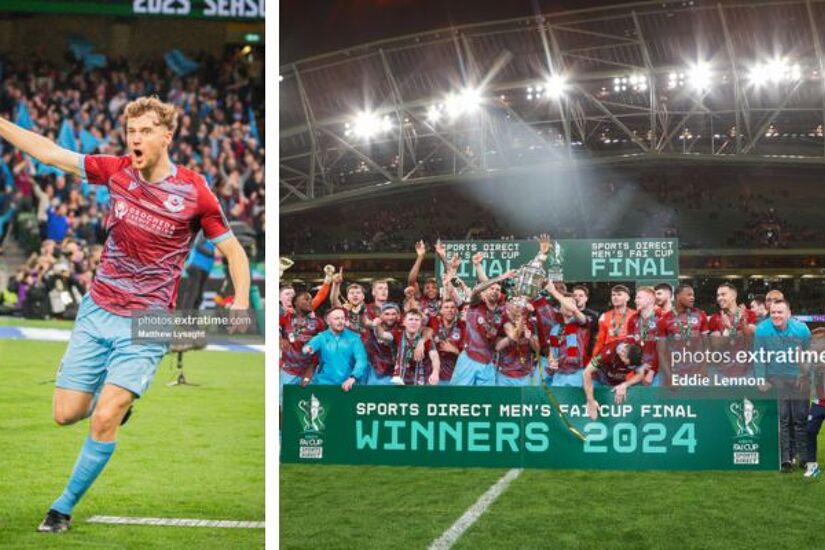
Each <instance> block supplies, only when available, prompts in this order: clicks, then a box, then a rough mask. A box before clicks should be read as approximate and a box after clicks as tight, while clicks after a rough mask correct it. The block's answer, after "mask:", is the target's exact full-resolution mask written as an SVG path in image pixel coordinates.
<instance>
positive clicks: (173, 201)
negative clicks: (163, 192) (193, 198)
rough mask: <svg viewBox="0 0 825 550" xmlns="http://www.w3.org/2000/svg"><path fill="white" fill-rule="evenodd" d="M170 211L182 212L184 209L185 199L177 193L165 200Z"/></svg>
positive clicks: (164, 203) (165, 204)
mask: <svg viewBox="0 0 825 550" xmlns="http://www.w3.org/2000/svg"><path fill="white" fill-rule="evenodd" d="M163 206H165V207H166V209H167V210H169V212H180V211H181V210H183V199H182V198H180V197H179V196H177V195H169V196H168V197H167V198H166V200H165V201H164V202H163Z"/></svg>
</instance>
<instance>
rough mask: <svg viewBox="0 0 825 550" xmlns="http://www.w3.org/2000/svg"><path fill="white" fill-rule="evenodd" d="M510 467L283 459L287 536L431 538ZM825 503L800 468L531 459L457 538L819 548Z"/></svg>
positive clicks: (525, 543)
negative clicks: (595, 467)
mask: <svg viewBox="0 0 825 550" xmlns="http://www.w3.org/2000/svg"><path fill="white" fill-rule="evenodd" d="M820 441H821V442H822V438H820ZM821 448H822V443H821V444H820V449H821ZM822 458H823V456H822V453H821V452H820V463H821V462H822ZM505 472H506V470H494V469H483V468H476V469H450V468H411V467H391V466H380V467H353V466H320V465H316V466H310V465H295V464H286V465H282V466H281V472H280V489H281V492H280V526H281V533H280V543H281V547H282V548H288V549H299V548H301V549H303V548H306V549H311V548H386V549H397V548H421V549H423V548H427V547H428V546H429V544H430V543H432V542H433V541H434V540H435V539H437V538H438V537H439V536H441V534H442V533H443V532H444V531H445V530H447V529H448V528H449V527H450V526H451V525H452V524H453V522H454V521H455V520H457V519H458V518H459V517H460V516H461V515H462V514H463V513H464V511H465V510H467V508H469V507H470V506H472V504H473V503H474V502H475V501H476V499H478V497H479V496H481V495H482V494H483V493H484V492H485V491H486V490H487V489H488V488H489V487H490V486H491V485H492V484H493V483H495V482H496V481H497V480H498V479H499V478H500V477H501V476H502V475H504V473H505ZM823 507H825V479H819V480H808V479H804V478H803V477H802V471H801V470H799V469H797V470H794V472H793V473H792V474H781V473H779V472H776V473H773V472H770V473H765V472H759V473H736V472H649V471H648V472H628V471H623V472H619V471H617V472H607V471H585V470H579V471H560V470H555V471H550V470H525V471H524V472H522V474H521V475H520V476H519V477H518V478H516V479H515V480H514V481H513V482H512V483H511V485H510V486H509V487H508V488H507V489H506V490H505V491H504V492H503V493H502V494H501V495H500V496H499V498H498V499H497V500H496V501H495V502H494V503H493V504H492V506H490V508H489V509H488V510H487V512H486V513H485V514H483V515H482V516H481V517H480V518H479V519H478V521H477V522H476V523H475V524H474V525H473V526H472V527H470V529H469V530H468V531H467V532H466V533H464V535H463V536H462V537H461V538H460V539H459V540H458V541H457V543H456V544H455V546H454V547H453V548H456V549H462V550H480V549H486V548H490V549H501V548H508V549H509V548H519V549H521V548H536V549H540V548H541V549H543V548H553V549H556V548H588V549H589V548H594V549H602V548H718V549H720V550H721V549H732V548H749V549H751V548H765V549H776V548H822V547H823V538H822V536H821V529H820V528H819V526H820V525H821V523H822V510H823V509H824V508H823Z"/></svg>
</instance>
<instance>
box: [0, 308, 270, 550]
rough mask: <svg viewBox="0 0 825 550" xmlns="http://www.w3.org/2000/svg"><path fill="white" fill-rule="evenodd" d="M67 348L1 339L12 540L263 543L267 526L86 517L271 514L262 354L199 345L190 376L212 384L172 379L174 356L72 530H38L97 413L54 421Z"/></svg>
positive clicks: (1, 530)
mask: <svg viewBox="0 0 825 550" xmlns="http://www.w3.org/2000/svg"><path fill="white" fill-rule="evenodd" d="M17 324H20V325H26V326H33V325H31V323H28V322H21V323H17ZM44 324H45V323H44ZM49 325H51V326H53V327H54V326H61V327H63V326H65V327H66V328H69V327H70V325H64V324H58V323H49ZM41 326H42V325H41ZM64 350H65V344H64V343H59V342H33V341H19V340H0V373H2V376H3V381H2V383H0V547H3V548H5V547H10V548H38V549H39V548H141V549H143V548H198V549H200V548H216V549H217V548H220V549H224V550H225V549H229V548H232V549H234V548H261V547H263V545H264V530H263V529H221V528H205V527H197V528H196V527H159V526H142V525H135V526H120V525H99V524H90V523H87V522H86V520H87V519H88V518H89V517H91V516H93V515H110V516H137V517H163V518H194V519H214V520H248V521H263V519H264V355H263V354H260V353H226V352H191V353H188V354H187V355H186V356H185V367H186V374H187V377H188V378H189V379H190V380H191V381H192V382H196V383H199V384H201V386H200V387H188V386H186V387H167V386H166V382H168V381H169V380H171V379H172V377H173V376H172V375H173V371H172V366H173V362H172V359H171V357H167V358H166V359H164V361H163V362H162V363H161V365H160V367H159V368H158V373H157V376H156V377H155V381H154V383H153V385H152V387H151V388H150V389H149V391H148V393H147V394H146V396H145V397H144V398H143V399H141V400H140V401H138V403H137V406H136V408H135V409H136V410H135V414H134V415H133V417H132V419H131V420H130V421H129V423H128V424H127V425H126V426H125V427H124V428H123V430H122V431H121V432H120V434H119V437H118V447H117V450H116V452H115V454H114V455H113V457H112V460H111V462H110V463H109V465H108V466H107V468H106V470H104V472H103V474H102V475H101V477H100V478H99V479H98V480H97V482H96V483H95V485H94V486H93V487H92V489H91V490H90V491H89V493H87V494H86V496H85V497H84V499H83V500H82V501H81V502H80V504H79V505H78V507H77V509H76V510H75V514H74V526H73V528H72V530H71V531H69V532H68V533H66V534H63V535H48V534H41V533H36V532H35V529H36V527H37V525H38V524H39V523H40V521H41V519H42V516H43V515H44V514H45V512H46V510H47V509H48V507H49V505H50V504H51V502H52V501H53V500H54V499H55V498H56V497H57V496H58V495H59V494H60V492H61V491H62V490H63V487H64V485H65V483H66V480H67V479H68V476H69V473H70V472H71V468H72V466H73V464H74V461H75V458H76V457H77V453H78V451H79V450H80V446H81V445H82V443H83V439H84V438H85V436H86V433H87V432H88V422H87V421H82V422H80V423H78V424H76V425H74V426H70V427H58V426H56V425H55V424H54V422H53V421H52V418H51V400H52V391H53V388H54V384H53V378H54V374H55V372H56V370H57V365H58V362H59V360H60V358H61V356H62V354H63V351H64Z"/></svg>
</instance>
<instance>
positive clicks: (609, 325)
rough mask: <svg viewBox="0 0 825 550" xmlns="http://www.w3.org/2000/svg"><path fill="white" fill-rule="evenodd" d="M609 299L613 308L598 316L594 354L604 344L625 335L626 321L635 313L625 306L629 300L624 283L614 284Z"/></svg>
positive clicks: (597, 352) (599, 351) (627, 290)
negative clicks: (597, 331)
mask: <svg viewBox="0 0 825 550" xmlns="http://www.w3.org/2000/svg"><path fill="white" fill-rule="evenodd" d="M610 301H611V303H612V304H613V309H611V310H610V311H607V312H605V313H602V316H601V317H600V318H599V334H598V336H597V337H596V344H595V345H594V346H593V355H594V356H595V355H598V354H599V353H601V351H602V349H603V348H604V347H605V346H606V345H608V344H611V343H613V342H617V341H619V340H624V339H625V338H626V337H627V323H628V321H630V317H631V316H632V315H633V313H635V312H634V311H633V309H631V308H629V307H627V303H628V302H629V301H630V290H629V289H628V288H627V287H626V286H625V285H616V286H614V287H613V288H612V289H611V291H610Z"/></svg>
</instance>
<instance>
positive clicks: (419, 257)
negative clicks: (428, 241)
mask: <svg viewBox="0 0 825 550" xmlns="http://www.w3.org/2000/svg"><path fill="white" fill-rule="evenodd" d="M426 253H427V245H425V244H424V241H418V242H417V243H415V263H414V264H413V266H412V269H410V274H409V275H408V276H407V286H411V287H414V288H415V289H416V292H417V291H418V272H419V271H421V264H422V263H424V255H425V254H426Z"/></svg>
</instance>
